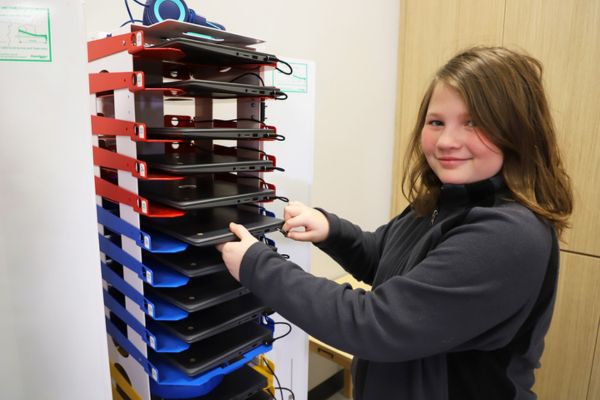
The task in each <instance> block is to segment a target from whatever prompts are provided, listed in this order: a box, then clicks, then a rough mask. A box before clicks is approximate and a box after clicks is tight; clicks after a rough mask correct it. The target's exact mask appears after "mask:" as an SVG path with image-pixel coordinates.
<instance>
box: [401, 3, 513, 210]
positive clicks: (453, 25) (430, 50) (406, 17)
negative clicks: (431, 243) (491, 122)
mask: <svg viewBox="0 0 600 400" xmlns="http://www.w3.org/2000/svg"><path fill="white" fill-rule="evenodd" d="M504 6H505V1H504V0H490V1H477V0H458V1H438V0H405V1H402V8H401V22H400V30H401V32H400V42H399V52H398V54H399V55H398V57H399V63H398V108H397V114H396V117H397V118H396V121H397V123H396V124H397V125H396V130H397V134H396V143H395V149H394V154H395V157H394V165H393V170H394V173H393V185H394V186H393V192H392V193H393V194H392V196H393V198H392V215H396V214H397V213H399V212H400V211H402V209H403V208H404V207H406V204H407V203H406V201H405V200H404V197H403V196H402V191H401V187H400V180H401V177H402V160H403V156H404V149H405V148H406V146H407V143H408V138H409V137H410V132H411V130H412V128H413V125H414V123H415V119H416V116H417V110H418V107H419V103H420V101H421V97H422V96H423V93H424V91H425V89H426V88H427V84H428V83H429V82H430V80H431V78H432V77H433V74H434V73H435V71H436V70H437V69H438V68H439V67H441V66H442V65H443V64H444V63H445V62H446V61H447V60H448V59H449V58H450V57H452V55H454V54H455V53H456V52H457V51H458V50H460V49H462V48H465V47H468V46H473V45H478V44H481V45H499V44H500V43H501V42H502V29H503V20H504Z"/></svg>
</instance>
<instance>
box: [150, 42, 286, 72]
mask: <svg viewBox="0 0 600 400" xmlns="http://www.w3.org/2000/svg"><path fill="white" fill-rule="evenodd" d="M148 48H175V49H180V50H181V51H183V52H184V53H185V57H184V58H181V59H178V60H177V61H178V62H188V63H195V64H207V65H219V66H227V65H244V64H273V63H276V62H277V57H276V56H274V55H273V54H268V53H262V52H259V51H255V50H251V49H248V48H240V47H233V46H226V45H222V44H216V43H209V42H201V41H198V40H194V39H188V38H174V39H167V40H165V41H164V42H161V43H157V44H155V45H152V46H148Z"/></svg>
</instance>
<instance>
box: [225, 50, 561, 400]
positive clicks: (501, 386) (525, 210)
mask: <svg viewBox="0 0 600 400" xmlns="http://www.w3.org/2000/svg"><path fill="white" fill-rule="evenodd" d="M403 187H404V189H405V190H404V193H405V196H406V197H407V198H408V200H409V202H410V206H409V207H408V208H407V209H406V210H405V211H404V212H403V213H402V214H400V215H399V216H397V217H396V218H394V219H393V220H392V221H390V222H389V223H387V224H386V225H383V226H381V227H380V228H378V229H377V230H376V231H375V232H363V231H362V230H361V229H360V228H359V227H357V226H355V225H353V224H351V223H350V222H348V221H346V220H343V219H341V218H339V217H337V216H336V215H334V214H331V213H329V212H326V211H324V210H321V209H313V208H309V207H307V206H305V205H303V204H300V203H297V202H292V203H290V204H289V205H288V206H287V207H286V208H285V212H284V219H285V224H284V226H283V229H284V230H285V231H288V237H290V238H292V239H295V240H301V241H310V242H313V243H315V244H316V245H317V246H318V247H319V248H321V249H322V250H324V251H325V252H327V253H328V254H329V255H330V256H331V257H333V258H334V259H335V260H336V261H337V262H339V263H340V265H342V266H343V267H344V268H345V269H346V270H347V271H349V272H350V273H351V274H352V275H353V276H354V277H355V278H356V279H358V280H362V281H364V282H366V283H369V284H371V285H372V286H373V290H372V291H370V292H365V291H362V290H352V288H351V287H350V286H349V285H338V284H336V283H335V282H331V281H328V280H326V279H322V278H317V277H314V276H312V275H310V274H308V273H306V272H304V271H303V270H302V269H301V268H299V267H298V266H296V265H295V264H293V263H291V262H289V261H286V260H284V259H283V258H281V257H280V256H279V255H278V254H276V253H275V252H273V251H272V250H270V249H269V248H268V247H267V246H265V245H264V244H262V243H259V242H257V241H256V239H255V238H253V237H252V235H250V234H249V233H248V231H247V230H245V228H244V227H242V226H241V225H236V224H231V225H230V229H231V230H232V232H234V233H235V234H236V235H237V236H238V237H239V238H240V239H241V241H239V242H230V243H226V244H224V245H221V246H220V250H221V251H222V252H223V259H224V261H225V263H226V264H227V267H228V269H229V271H230V272H231V274H232V275H233V276H234V277H235V278H236V279H238V280H240V281H241V283H242V284H243V285H244V286H246V287H248V288H249V289H250V290H252V292H254V293H255V294H256V295H257V296H258V297H259V298H261V299H262V301H263V302H264V303H265V304H266V305H268V306H271V307H272V308H273V309H275V310H276V311H277V312H279V313H280V314H281V315H282V316H284V317H285V318H287V319H288V320H289V321H291V322H293V323H294V324H296V325H298V326H299V327H301V328H302V329H304V330H305V331H306V332H307V333H309V334H310V335H312V336H314V337H316V338H317V339H319V340H321V341H323V342H326V343H328V344H330V345H332V346H335V347H337V348H339V349H340V350H343V351H346V352H348V353H351V354H353V355H354V356H355V357H354V363H353V380H354V399H355V400H384V399H405V400H469V399H477V400H493V399H502V400H508V399H519V400H521V399H528V400H529V399H535V398H536V395H535V394H534V393H533V392H532V391H531V388H532V386H533V383H534V369H535V368H537V367H538V366H539V359H540V356H541V354H542V350H543V345H544V336H545V334H546V332H547V330H548V327H549V325H550V319H551V316H552V309H553V304H554V297H555V291H556V280H557V274H558V250H559V249H558V243H557V236H559V235H560V234H561V232H562V231H563V230H564V229H565V228H566V227H567V219H568V216H569V215H570V213H571V210H572V193H571V188H570V183H569V178H568V176H567V174H566V173H565V171H564V169H563V165H562V162H561V158H560V154H559V151H558V148H557V144H556V137H555V129H554V125H553V122H552V118H551V115H550V112H549V109H548V104H547V101H546V96H545V94H544V89H543V86H542V67H541V64H540V63H539V62H538V61H537V60H535V59H534V58H531V57H529V56H527V55H524V54H520V53H517V52H514V51H511V50H508V49H505V48H499V47H496V48H472V49H469V50H466V51H463V52H461V53H460V54H458V55H456V56H455V57H454V58H452V59H451V60H450V61H449V62H448V63H447V64H446V65H444V66H443V67H442V68H441V69H440V70H439V71H438V72H437V74H436V75H435V78H434V79H433V81H432V82H431V84H430V85H429V88H428V90H427V92H426V93H425V96H424V98H423V101H422V103H421V107H420V110H419V114H418V118H417V123H416V126H415V128H414V131H413V133H412V140H411V143H410V145H409V148H408V152H407V157H406V161H405V170H404V176H403ZM298 228H301V229H298ZM302 228H303V229H302Z"/></svg>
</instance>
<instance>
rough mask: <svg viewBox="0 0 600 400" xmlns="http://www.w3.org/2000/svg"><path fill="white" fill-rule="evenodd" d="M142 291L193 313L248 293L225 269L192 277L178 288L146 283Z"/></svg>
mask: <svg viewBox="0 0 600 400" xmlns="http://www.w3.org/2000/svg"><path fill="white" fill-rule="evenodd" d="M144 292H147V293H149V294H152V295H155V296H158V297H160V298H161V299H163V300H165V301H167V302H169V303H171V304H173V305H175V306H177V307H179V308H181V309H183V310H185V311H187V312H188V313H193V312H196V311H199V310H204V309H206V308H208V307H212V306H215V305H217V304H221V303H223V302H226V301H228V300H232V299H235V298H237V297H239V296H242V295H244V294H246V293H249V290H248V289H246V288H245V287H243V286H241V285H240V284H239V282H238V281H236V280H235V279H234V278H233V277H232V276H231V275H230V274H229V272H227V271H225V272H220V273H215V274H211V275H206V276H202V277H199V278H194V279H193V280H191V281H190V282H188V284H187V285H185V286H181V287H178V288H156V287H152V286H150V285H147V284H146V285H144Z"/></svg>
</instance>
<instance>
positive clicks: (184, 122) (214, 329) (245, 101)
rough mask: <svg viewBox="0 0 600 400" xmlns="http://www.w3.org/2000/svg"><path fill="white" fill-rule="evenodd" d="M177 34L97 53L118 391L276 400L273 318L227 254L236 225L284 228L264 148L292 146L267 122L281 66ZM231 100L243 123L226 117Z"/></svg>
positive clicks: (230, 45) (230, 38)
mask: <svg viewBox="0 0 600 400" xmlns="http://www.w3.org/2000/svg"><path fill="white" fill-rule="evenodd" d="M177 24H179V23H178V22H176V21H165V22H163V23H159V24H156V25H153V26H152V27H136V26H135V25H132V26H131V32H130V33H127V34H123V35H115V36H111V37H107V38H105V39H100V40H96V41H93V42H90V43H89V44H88V54H89V61H90V64H89V65H90V71H91V73H90V93H91V94H92V97H93V100H94V101H93V111H92V133H93V134H94V149H93V151H94V165H95V166H96V169H95V172H96V178H95V183H96V194H97V210H98V223H99V225H98V226H99V243H100V259H101V263H100V264H101V272H102V278H103V280H104V282H105V286H104V291H103V294H104V304H105V313H106V327H107V332H108V335H109V337H110V340H109V348H110V360H111V374H112V376H113V393H114V394H115V396H118V397H115V398H131V399H135V398H139V399H145V400H148V399H154V400H158V399H207V400H235V399H263V398H271V395H270V394H268V392H267V391H268V390H272V388H271V389H269V387H268V386H269V385H270V380H269V379H268V378H269V377H268V376H266V375H268V374H265V373H264V370H263V369H261V368H258V367H256V364H257V360H258V359H259V357H260V356H261V355H262V354H264V353H266V352H268V351H269V350H270V349H271V346H272V341H273V329H274V328H273V322H272V321H271V320H270V318H269V317H268V315H269V314H270V313H271V310H269V309H268V308H267V307H265V305H263V304H261V302H260V301H259V300H258V298H257V297H255V296H254V295H253V294H252V293H249V291H248V290H247V289H246V288H244V287H243V286H241V285H240V284H239V283H238V282H237V281H236V280H235V279H234V278H233V277H232V276H231V275H230V274H229V273H228V272H227V270H226V268H225V266H224V264H223V260H222V258H221V256H220V253H219V252H218V251H217V250H216V248H215V247H214V246H215V245H216V244H220V243H224V242H227V241H232V240H236V238H235V237H234V235H233V234H232V233H231V232H230V231H229V229H228V225H229V223H230V222H237V223H240V224H243V225H244V226H246V228H247V229H248V230H249V231H250V232H251V233H252V234H253V235H255V236H256V237H257V238H259V239H262V240H264V241H265V242H267V243H270V244H272V241H270V240H269V239H266V238H264V235H265V234H266V233H269V232H272V231H275V230H277V229H279V228H280V226H281V225H282V223H283V221H282V220H280V219H277V218H275V217H274V215H273V214H272V213H270V212H268V211H267V210H266V209H265V207H264V203H266V202H269V201H273V200H275V199H277V193H276V188H275V187H274V186H273V185H271V184H269V183H267V181H268V179H267V175H268V174H269V173H275V172H274V171H277V170H280V168H278V167H277V165H276V159H275V157H273V156H272V155H269V154H266V153H265V152H264V151H263V150H262V143H263V141H265V140H282V139H283V137H282V136H281V135H278V134H277V132H276V128H275V127H272V126H268V125H266V124H265V123H264V119H265V118H264V115H263V114H264V110H265V106H264V103H265V101H266V100H268V99H284V98H285V97H286V95H285V93H283V92H282V91H280V90H279V89H278V88H276V87H271V86H265V85H264V82H262V78H261V73H262V71H263V70H264V69H265V68H273V67H275V65H276V62H277V58H276V57H275V56H273V55H270V54H266V53H260V52H257V51H255V50H253V49H252V48H250V47H248V46H250V45H252V44H256V43H257V41H256V40H254V39H249V38H245V37H243V36H238V35H234V34H231V33H222V34H221V35H223V37H221V38H219V43H215V40H214V38H212V39H211V36H207V32H210V33H211V34H213V32H212V30H207V28H201V27H196V28H187V29H195V30H197V31H198V32H197V33H199V32H202V33H203V34H202V35H199V34H197V35H190V34H189V32H187V33H186V34H182V33H181V32H182V31H181V29H179V28H177V29H176V27H177ZM205 31H206V32H205ZM165 32H171V33H172V34H169V35H166V36H165ZM223 99H228V100H226V101H232V100H231V99H233V101H235V102H236V103H237V104H236V110H237V112H236V115H232V116H231V117H232V118H227V119H224V120H223V119H216V118H213V108H214V106H215V104H217V102H218V101H222V100H223ZM176 100H182V101H176ZM167 109H177V110H178V111H179V110H185V113H183V112H182V113H180V114H176V113H175V114H174V113H168V112H166V110H167ZM189 114H191V115H189ZM217 141H218V142H217Z"/></svg>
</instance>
